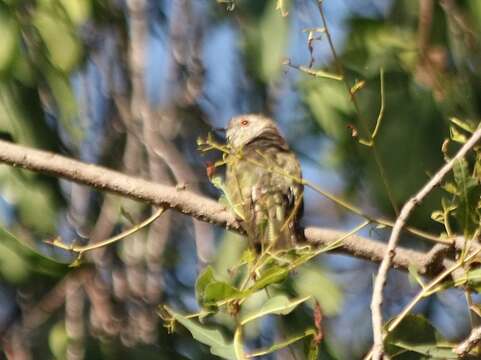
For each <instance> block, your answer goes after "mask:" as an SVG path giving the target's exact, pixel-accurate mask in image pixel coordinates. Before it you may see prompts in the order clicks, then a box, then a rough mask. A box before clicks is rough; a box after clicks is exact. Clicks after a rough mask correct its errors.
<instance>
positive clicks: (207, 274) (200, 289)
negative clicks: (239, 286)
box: [195, 265, 215, 303]
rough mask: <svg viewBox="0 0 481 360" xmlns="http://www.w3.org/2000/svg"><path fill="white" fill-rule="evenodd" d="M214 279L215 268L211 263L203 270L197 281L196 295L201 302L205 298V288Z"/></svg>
mask: <svg viewBox="0 0 481 360" xmlns="http://www.w3.org/2000/svg"><path fill="white" fill-rule="evenodd" d="M213 281H215V278H214V269H213V268H212V266H210V265H209V266H207V267H206V268H205V269H204V270H202V272H201V273H200V274H199V276H198V277H197V280H196V281H195V297H196V298H197V301H198V302H199V303H201V302H202V300H203V299H204V293H205V288H206V287H207V285H209V283H211V282H213Z"/></svg>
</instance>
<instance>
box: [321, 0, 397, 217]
mask: <svg viewBox="0 0 481 360" xmlns="http://www.w3.org/2000/svg"><path fill="white" fill-rule="evenodd" d="M322 3H323V0H317V6H318V8H319V14H320V15H321V20H322V26H323V28H324V32H325V34H326V37H327V42H328V44H329V48H330V49H331V53H332V56H333V58H334V62H335V64H336V67H337V73H338V74H339V75H340V76H341V77H342V80H343V82H344V85H345V87H346V90H347V92H348V93H349V97H350V98H351V101H352V104H353V105H354V109H355V111H356V114H357V117H358V118H359V120H360V123H361V126H362V127H363V131H364V132H365V133H367V134H369V136H370V137H371V135H370V132H369V126H368V124H367V121H366V120H365V119H364V117H363V116H362V114H361V109H360V107H359V104H358V103H357V98H356V94H355V92H353V91H352V88H351V86H350V85H349V82H348V81H347V78H346V74H345V72H344V68H343V66H342V63H341V61H340V59H339V56H338V55H337V51H336V48H335V47H334V43H333V41H332V38H331V33H330V31H329V28H328V26H327V20H326V15H325V14H324V9H323V6H322ZM372 153H373V155H374V160H375V162H376V166H377V168H378V170H379V174H380V176H381V180H382V182H383V185H384V188H385V189H386V193H387V196H388V198H389V201H390V203H391V206H392V208H393V209H394V212H395V213H396V215H398V213H399V210H398V207H397V205H396V202H395V201H394V196H393V194H392V192H391V189H390V187H389V184H388V181H387V177H386V173H385V170H384V166H383V165H382V161H381V156H380V155H379V152H378V150H377V146H376V143H374V142H373V144H372Z"/></svg>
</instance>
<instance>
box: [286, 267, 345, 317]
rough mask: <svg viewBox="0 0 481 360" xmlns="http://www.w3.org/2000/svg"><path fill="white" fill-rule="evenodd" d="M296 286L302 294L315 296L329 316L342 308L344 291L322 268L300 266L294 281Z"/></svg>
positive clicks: (297, 290)
mask: <svg viewBox="0 0 481 360" xmlns="http://www.w3.org/2000/svg"><path fill="white" fill-rule="evenodd" d="M313 284H315V286H313ZM294 288H295V289H296V292H297V293H298V294H299V295H300V296H308V295H311V296H313V297H314V298H315V299H316V300H317V301H318V302H319V304H320V306H321V308H322V311H323V313H324V314H326V315H328V316H329V315H335V314H337V313H339V311H340V310H341V307H342V305H343V295H342V291H341V290H340V289H339V286H338V285H337V284H336V283H335V282H334V281H332V280H331V279H329V277H328V276H327V275H326V272H325V270H324V269H322V268H319V267H314V266H304V267H302V268H300V269H299V270H298V273H297V275H296V280H295V281H294Z"/></svg>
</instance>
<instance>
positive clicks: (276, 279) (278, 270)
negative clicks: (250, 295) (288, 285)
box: [249, 265, 289, 291]
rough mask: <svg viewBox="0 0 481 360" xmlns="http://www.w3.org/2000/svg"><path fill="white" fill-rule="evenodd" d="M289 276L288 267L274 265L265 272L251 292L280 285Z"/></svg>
mask: <svg viewBox="0 0 481 360" xmlns="http://www.w3.org/2000/svg"><path fill="white" fill-rule="evenodd" d="M288 275H289V269H288V268H287V267H282V266H278V265H274V266H272V267H270V268H268V269H267V270H266V271H264V272H263V273H262V274H261V276H260V277H259V279H257V280H256V281H255V283H254V285H252V287H251V288H250V289H249V290H250V291H255V290H259V289H263V288H265V287H266V286H268V285H272V284H277V283H280V282H282V281H284V280H285V279H286V278H287V276H288Z"/></svg>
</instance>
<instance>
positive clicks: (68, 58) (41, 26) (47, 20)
mask: <svg viewBox="0 0 481 360" xmlns="http://www.w3.org/2000/svg"><path fill="white" fill-rule="evenodd" d="M33 24H34V26H35V27H36V29H37V30H38V32H39V34H40V36H41V37H42V40H43V41H44V43H45V45H46V47H47V50H48V57H49V59H50V61H51V63H52V65H53V66H55V67H56V68H57V69H59V70H61V71H63V72H65V73H68V72H70V71H71V70H73V68H74V67H75V66H76V65H77V64H78V62H79V60H80V57H81V55H82V47H81V44H80V40H79V39H78V37H77V36H76V34H75V29H74V28H73V27H72V26H71V25H70V24H68V22H66V21H65V19H62V17H61V16H60V15H59V14H58V13H56V11H55V7H50V6H42V7H38V8H37V10H36V12H35V14H34V16H33Z"/></svg>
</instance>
